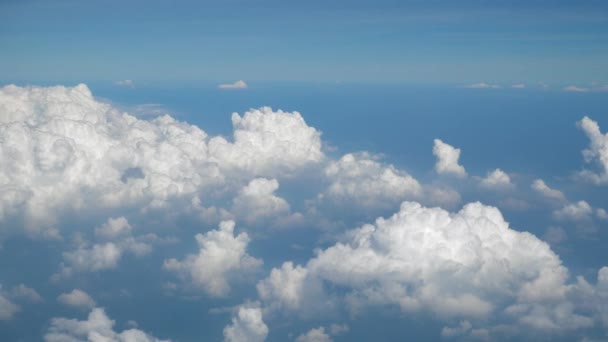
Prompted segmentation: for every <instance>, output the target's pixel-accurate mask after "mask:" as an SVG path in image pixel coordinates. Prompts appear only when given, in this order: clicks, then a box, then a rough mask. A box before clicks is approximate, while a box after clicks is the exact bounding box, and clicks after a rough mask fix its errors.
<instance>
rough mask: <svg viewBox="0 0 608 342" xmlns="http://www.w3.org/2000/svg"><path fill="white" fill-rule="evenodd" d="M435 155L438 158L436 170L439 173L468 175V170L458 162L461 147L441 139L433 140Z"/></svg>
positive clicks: (458, 175) (459, 175)
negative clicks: (455, 146)
mask: <svg viewBox="0 0 608 342" xmlns="http://www.w3.org/2000/svg"><path fill="white" fill-rule="evenodd" d="M433 143H434V145H433V155H434V156H435V157H436V158H437V163H435V171H436V172H437V173H438V174H450V175H455V176H457V177H466V175H467V172H466V171H465V169H464V167H463V166H462V165H459V164H458V159H459V158H460V149H459V148H454V147H453V146H451V145H448V144H446V143H444V142H443V141H441V140H439V139H435V140H434V141H433Z"/></svg>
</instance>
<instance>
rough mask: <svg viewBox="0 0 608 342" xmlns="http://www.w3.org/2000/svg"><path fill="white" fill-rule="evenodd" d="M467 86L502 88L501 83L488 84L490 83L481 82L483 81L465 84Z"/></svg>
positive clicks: (472, 87) (474, 87)
mask: <svg viewBox="0 0 608 342" xmlns="http://www.w3.org/2000/svg"><path fill="white" fill-rule="evenodd" d="M465 88H471V89H498V88H500V85H498V84H488V83H485V82H481V83H475V84H470V85H468V86H465Z"/></svg>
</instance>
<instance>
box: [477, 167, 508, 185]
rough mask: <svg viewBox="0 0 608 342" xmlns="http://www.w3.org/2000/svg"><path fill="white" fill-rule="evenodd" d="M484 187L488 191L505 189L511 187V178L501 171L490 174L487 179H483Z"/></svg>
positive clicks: (497, 170) (481, 182)
mask: <svg viewBox="0 0 608 342" xmlns="http://www.w3.org/2000/svg"><path fill="white" fill-rule="evenodd" d="M479 184H481V186H482V187H484V188H488V189H505V188H508V187H509V186H511V185H512V184H511V177H509V175H508V174H507V173H506V172H504V171H503V170H501V169H496V170H494V171H492V172H488V174H487V176H486V178H483V179H481V181H480V183H479Z"/></svg>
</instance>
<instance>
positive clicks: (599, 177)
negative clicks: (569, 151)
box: [578, 116, 608, 185]
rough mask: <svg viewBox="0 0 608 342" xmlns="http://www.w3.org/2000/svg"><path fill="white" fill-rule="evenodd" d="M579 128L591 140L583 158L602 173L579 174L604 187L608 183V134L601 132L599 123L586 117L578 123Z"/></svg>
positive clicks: (588, 171) (587, 171)
mask: <svg viewBox="0 0 608 342" xmlns="http://www.w3.org/2000/svg"><path fill="white" fill-rule="evenodd" d="M578 125H579V127H580V128H581V129H582V130H583V131H584V132H585V134H586V135H587V137H588V138H589V140H590V144H589V147H588V148H587V149H585V150H583V157H584V158H585V161H586V162H587V163H595V164H597V165H598V166H599V168H600V171H599V172H598V173H595V172H593V171H590V170H584V171H581V172H580V173H579V174H580V176H581V177H583V178H584V179H587V180H589V181H591V182H593V183H595V184H599V185H603V184H607V183H608V134H603V133H602V132H601V131H600V126H599V125H598V123H597V122H595V121H593V120H591V119H590V118H588V117H586V116H585V117H584V118H583V119H582V120H581V121H579V122H578Z"/></svg>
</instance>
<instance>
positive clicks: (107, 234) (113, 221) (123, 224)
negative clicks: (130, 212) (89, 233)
mask: <svg viewBox="0 0 608 342" xmlns="http://www.w3.org/2000/svg"><path fill="white" fill-rule="evenodd" d="M132 229H133V228H132V227H131V225H130V224H129V222H128V221H127V219H126V218H124V217H122V216H121V217H117V218H109V219H108V221H107V222H106V223H105V224H103V225H102V226H101V227H98V228H96V229H95V235H97V236H99V237H102V238H105V239H114V238H117V237H119V236H121V235H128V234H130V233H131V230H132Z"/></svg>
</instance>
